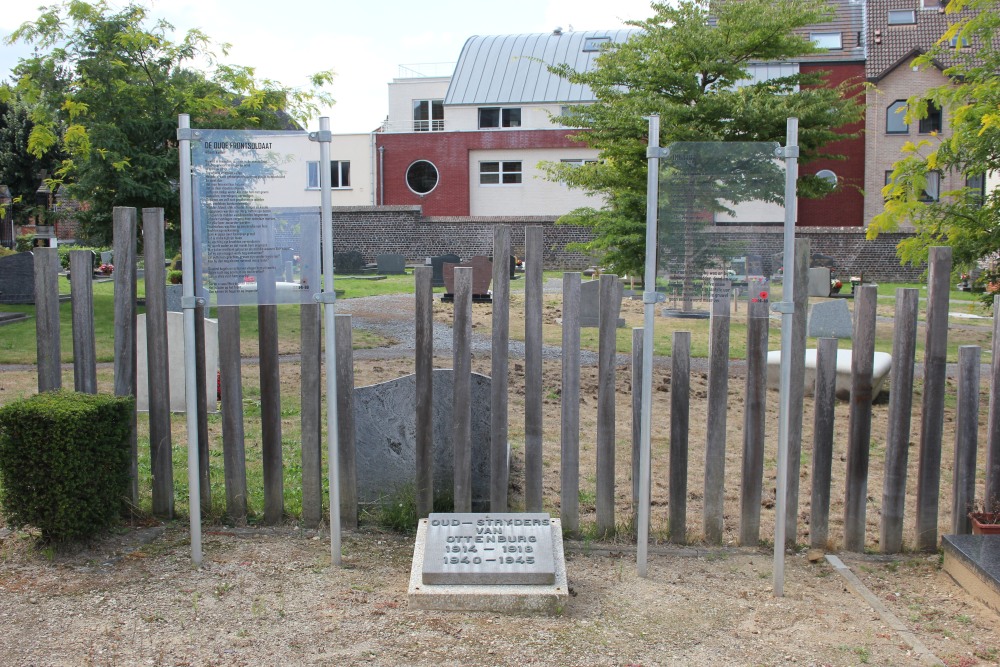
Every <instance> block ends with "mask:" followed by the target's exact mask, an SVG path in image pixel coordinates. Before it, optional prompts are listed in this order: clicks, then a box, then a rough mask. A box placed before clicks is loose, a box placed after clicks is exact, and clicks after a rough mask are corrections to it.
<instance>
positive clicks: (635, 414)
mask: <svg viewBox="0 0 1000 667" xmlns="http://www.w3.org/2000/svg"><path fill="white" fill-rule="evenodd" d="M642 332H643V328H642V327H634V328H633V329H632V514H633V516H634V517H635V519H636V522H638V520H639V449H640V446H641V444H642ZM635 525H636V530H638V529H639V524H638V523H636V524H635Z"/></svg>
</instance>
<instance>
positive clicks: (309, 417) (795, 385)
mask: <svg viewBox="0 0 1000 667" xmlns="http://www.w3.org/2000/svg"><path fill="white" fill-rule="evenodd" d="M143 230H144V231H143V234H144V237H143V241H144V246H145V257H146V258H147V261H146V263H145V271H146V273H145V278H146V317H147V327H146V332H147V337H148V344H147V352H148V360H149V361H148V363H149V373H148V377H149V383H150V392H149V398H150V406H149V434H150V450H151V456H150V458H151V467H152V477H153V484H152V508H153V512H154V513H155V514H156V515H159V516H170V515H172V513H173V478H172V461H171V452H172V447H171V436H170V408H169V396H168V392H167V391H165V390H164V389H163V388H165V387H167V386H168V379H167V351H166V341H167V329H166V297H165V287H164V286H165V283H166V281H165V275H164V274H165V268H164V262H163V261H150V258H160V257H162V256H163V252H164V245H163V211H162V210H161V209H144V210H143ZM543 247H544V246H543V228H542V227H527V228H526V230H525V264H526V273H525V314H524V322H525V364H524V367H525V401H524V402H525V428H524V433H525V442H524V458H525V466H524V509H525V511H529V512H535V511H542V510H543V504H544V499H543V495H542V476H543V463H542V461H543V459H542V442H543V423H542V404H543V389H542V292H543V289H542V287H543V286H542V255H543ZM510 251H511V238H510V229H509V227H506V226H497V227H496V230H495V236H494V257H506V256H509V255H510ZM114 254H115V273H114V281H115V346H114V349H115V380H114V387H115V393H116V394H119V395H135V393H136V371H135V367H136V342H135V335H136V326H135V322H136V299H135V296H136V287H135V285H136V271H135V265H136V261H135V260H136V212H135V209H131V208H119V209H115V213H114ZM70 257H71V260H70V261H71V273H72V275H74V276H89V275H90V273H91V266H92V265H91V262H92V256H91V254H90V252H89V251H73V252H71V253H70ZM808 258H809V243H808V241H803V240H800V241H797V243H796V256H795V262H796V270H795V275H796V276H801V277H803V279H802V280H800V281H798V282H797V284H796V285H795V286H794V287H793V290H794V296H793V301H794V303H795V313H796V317H795V322H794V325H793V326H794V340H795V347H794V348H793V368H792V398H791V404H790V405H791V411H790V413H791V416H792V419H791V423H790V425H789V448H790V451H789V461H791V462H792V464H791V465H790V466H789V471H788V479H787V483H788V487H787V488H788V501H787V507H788V509H787V514H786V533H785V534H786V535H787V536H788V540H789V541H790V542H792V541H794V540H795V536H796V534H797V525H796V524H797V520H798V498H799V495H800V492H799V478H800V468H801V465H800V462H801V459H802V456H801V451H802V419H803V416H804V415H803V393H804V392H803V374H804V356H805V344H806V310H807V306H808V299H807V296H806V285H805V282H806V281H805V277H806V276H807V267H808ZM58 268H59V267H58V256H57V254H56V251H55V250H50V249H38V250H36V254H35V275H36V278H35V280H36V305H37V327H38V387H39V391H45V390H48V389H55V388H58V387H59V386H60V384H61V380H60V376H61V372H60V367H59V305H58V304H59V299H58V283H57V280H56V278H57V275H58ZM929 268H930V278H929V284H928V292H927V304H928V305H927V317H926V322H927V327H926V345H925V359H924V386H923V392H922V396H923V405H922V408H921V412H920V415H921V431H920V447H919V464H918V480H917V502H916V516H915V517H914V520H915V535H916V542H915V544H914V545H913V546H914V547H915V548H917V549H922V550H926V549H934V548H936V547H937V539H938V507H939V505H938V504H939V490H940V470H941V456H942V449H943V442H942V439H943V423H944V419H943V413H944V399H945V393H946V390H945V380H946V363H945V357H946V347H947V328H948V307H949V306H948V298H949V283H950V271H951V251H950V248H934V249H932V251H931V254H930V266H929ZM455 271H456V273H455V299H454V322H453V324H454V326H453V332H454V343H453V368H454V394H453V396H450V397H437V399H432V391H431V389H432V379H431V378H432V361H433V356H434V353H433V335H432V330H433V293H432V288H431V271H430V268H429V267H419V268H418V269H417V270H416V271H415V284H416V290H415V294H416V297H415V298H416V310H415V312H416V315H415V333H416V351H415V372H416V397H417V403H416V414H415V420H416V462H417V468H416V476H415V480H414V482H415V489H416V502H417V512H418V514H419V515H420V516H426V514H427V513H428V512H430V511H431V508H432V505H433V498H434V489H433V481H432V474H431V471H432V460H431V457H432V431H433V424H432V415H433V412H432V400H451V401H453V411H454V412H453V415H454V420H453V442H454V443H455V450H454V469H455V480H454V489H453V490H454V499H455V501H454V502H455V511H470V510H471V506H472V495H471V489H472V482H471V409H472V406H471V404H470V396H471V392H470V383H471V335H472V327H471V321H472V320H471V313H472V275H471V272H472V269H469V268H461V267H459V268H456V270H455ZM71 284H72V302H73V306H72V307H73V332H74V336H73V340H74V353H73V357H74V384H75V388H76V389H77V390H78V391H86V392H94V391H96V387H97V383H96V355H95V352H94V348H95V345H94V332H93V305H92V304H93V296H92V288H91V283H90V281H89V280H79V279H76V280H72V281H71ZM580 285H581V276H580V274H579V273H565V274H564V277H563V309H562V318H563V322H562V383H561V384H562V386H561V397H562V413H561V423H560V498H559V503H560V515H561V519H562V524H563V527H564V529H565V530H566V531H568V532H570V533H577V532H578V531H579V530H580V518H579V491H580V488H579V487H580V484H579V480H580V469H579V467H580V456H579V451H580V326H579V322H580ZM787 287H788V286H786V288H787ZM621 299H622V283H621V281H620V280H618V279H617V278H616V277H615V276H609V275H603V276H601V277H600V309H601V313H600V325H599V345H598V402H597V435H596V520H597V531H598V533H599V534H602V535H609V534H611V533H613V532H614V531H615V530H616V516H615V502H614V499H615V466H616V462H615V455H616V444H615V443H616V434H615V413H616V405H615V399H616V393H615V373H616V353H615V339H616V335H615V331H616V322H617V319H618V314H619V310H620V307H621ZM876 301H877V299H876V288H875V287H874V286H870V285H862V286H860V287H859V288H858V289H857V291H856V293H855V309H854V331H853V339H852V341H853V342H852V352H853V355H852V381H851V400H850V416H849V425H848V443H847V473H846V474H847V478H846V495H845V503H844V507H845V510H844V534H843V546H844V548H845V549H847V550H852V551H860V550H862V549H863V548H864V545H865V524H866V517H865V512H866V506H867V502H866V501H867V497H868V488H867V487H868V466H869V448H870V444H871V441H872V433H871V423H872V399H873V396H872V371H873V356H874V345H875V322H876ZM509 304H510V275H509V272H508V267H507V266H506V265H504V264H503V263H497V264H496V265H495V266H494V268H493V308H492V318H493V322H492V337H493V338H492V360H491V364H492V372H491V376H492V382H491V451H490V486H489V488H490V495H489V501H490V509H491V511H492V512H505V511H507V510H508V505H507V500H508V489H509V485H510V480H509V476H508V475H509V462H508V446H507V443H508V391H509V377H508V365H509V359H508V347H509ZM998 305H1000V297H997V299H996V301H995V302H994V308H995V309H996V308H997V306H998ZM238 308H239V306H227V307H220V308H218V321H219V329H218V330H219V339H220V341H224V344H222V345H220V346H219V364H220V372H221V392H222V445H223V461H224V471H225V472H224V474H225V493H226V511H227V514H228V515H229V516H230V518H232V519H234V520H237V521H239V520H242V519H245V518H246V516H247V482H246V466H245V460H246V456H245V449H244V436H245V433H244V421H243V385H242V370H241V368H242V362H241V359H240V345H239V337H240V317H239V310H238ZM257 308H258V321H259V346H260V353H259V354H260V393H261V430H262V433H261V442H262V458H263V483H264V489H263V491H264V517H263V519H264V522H265V523H271V524H274V523H279V522H280V521H282V520H283V517H284V505H283V502H284V501H283V484H284V479H283V462H282V454H281V451H282V448H281V410H280V390H279V363H278V336H277V331H278V329H277V307H276V306H274V305H260V306H258V307H257ZM730 312H731V310H730V302H729V296H728V294H723V293H719V294H716V298H713V302H712V311H711V323H710V343H709V346H710V350H709V359H708V363H709V374H708V394H707V402H708V404H707V429H706V433H707V434H706V441H705V473H704V495H703V498H704V508H703V517H702V519H703V521H702V532H703V538H704V540H705V541H706V542H708V543H710V544H719V543H721V541H722V536H723V528H724V525H723V498H724V492H725V487H726V485H725V478H726V474H725V452H726V448H727V445H728V443H727V438H726V421H727V419H728V417H729V414H728V413H729V410H728V394H729V389H728V383H729V362H730V360H729V325H730ZM995 312H996V311H995ZM917 314H918V290H916V289H900V290H898V291H897V295H896V310H895V319H894V321H895V328H894V329H895V331H894V339H893V352H892V357H893V374H892V390H891V392H890V405H889V426H888V432H887V434H886V436H885V438H886V448H885V451H886V461H885V476H884V487H883V499H882V511H881V521H880V546H881V549H882V551H884V552H887V553H893V552H898V551H900V550H901V549H902V548H903V539H902V535H903V525H904V516H903V505H904V499H905V489H906V471H907V456H908V450H909V447H908V445H909V438H910V416H911V413H912V397H913V385H914V367H915V364H916V359H915V349H916V336H917ZM320 315H321V314H320V306H319V305H316V304H305V305H302V306H301V315H300V316H301V330H302V334H301V336H302V339H301V369H302V370H301V431H302V435H301V438H302V443H301V445H302V447H301V449H302V461H301V465H302V521H303V522H304V523H305V524H306V525H310V526H316V525H319V524H320V523H321V521H322V500H323V498H322V461H321V458H322V457H321V451H322V444H321V424H322V421H321V411H322V405H321V382H320V373H321V354H320V343H321V335H320V333H321V332H320V329H321V316H320ZM998 322H1000V318H994V340H996V339H997V336H998V335H1000V327H998V324H997V323H998ZM196 323H197V324H198V325H200V326H198V327H197V328H198V336H199V343H198V345H197V348H198V352H199V363H200V367H199V374H198V375H199V406H200V407H199V411H198V413H199V414H198V429H199V442H200V443H201V445H202V446H201V450H202V451H201V452H200V456H199V460H200V469H201V493H202V496H201V499H202V504H203V506H211V486H210V484H209V478H208V449H209V448H208V427H207V418H206V413H207V410H206V388H205V386H204V375H205V374H204V344H203V341H204V310H203V308H199V309H198V311H197V317H196ZM336 327H337V331H336V341H337V353H336V358H337V364H336V370H335V372H336V373H337V387H338V396H337V400H336V404H337V410H338V415H339V419H338V431H339V432H338V440H339V445H340V446H339V468H340V490H341V498H340V502H341V517H342V525H343V526H344V527H345V528H352V527H355V526H356V525H357V517H358V500H357V498H358V496H357V484H356V470H355V460H354V458H355V457H354V440H355V438H354V420H353V416H354V413H353V409H352V406H353V387H354V377H353V359H352V355H351V347H352V340H351V318H350V316H349V315H338V316H337V317H336ZM768 328H769V317H768V303H767V301H766V300H765V299H761V300H757V301H756V302H753V301H751V302H750V304H749V309H748V313H747V360H746V364H747V369H746V387H745V410H744V414H743V426H744V428H743V443H742V447H743V457H742V470H741V472H740V526H739V536H740V542H741V543H742V544H747V545H754V544H757V543H758V542H759V540H760V538H761V535H760V517H761V499H762V490H763V468H764V446H765V436H766V434H765V428H764V426H765V420H764V414H765V411H764V406H765V397H766V393H767V387H766V377H767V368H766V356H767V341H768ZM690 341H691V337H690V333H688V332H675V333H674V335H673V348H672V349H673V352H672V358H671V390H670V391H671V396H670V427H669V433H670V437H669V477H668V485H667V486H668V493H669V498H668V507H669V523H668V530H669V539H670V540H671V541H674V542H679V543H682V542H684V541H685V540H686V539H687V535H688V527H687V519H686V514H687V511H686V510H687V508H686V502H687V495H688V490H687V478H688V451H689V442H688V434H689V412H690V380H689V377H690V367H691V366H690V347H691V343H690ZM837 346H838V342H837V340H836V339H821V340H820V341H819V345H818V352H817V381H816V391H815V413H814V427H813V456H812V475H811V478H812V489H811V518H810V531H809V532H810V542H811V544H812V545H813V546H815V547H820V548H822V547H825V546H827V544H828V538H829V537H830V535H829V508H830V488H831V476H832V460H833V433H834V428H833V425H834V405H835V400H836V398H835V380H836V357H837ZM641 347H642V336H641V329H635V330H633V354H632V387H633V401H632V406H631V407H632V413H633V424H634V426H633V434H632V440H633V451H632V483H633V484H632V486H633V489H632V491H633V493H632V495H633V506H634V508H636V507H637V504H638V479H639V473H638V460H639V456H638V447H639V437H638V436H639V434H638V424H639V406H640V402H639V399H638V396H639V394H640V387H641V386H642V377H641V371H642V364H641V358H642V349H641ZM997 356H998V355H994V359H993V365H992V375H991V380H990V386H991V394H990V395H991V400H990V407H989V426H988V434H987V439H986V440H987V444H986V457H987V458H986V469H987V475H986V480H985V489H986V491H985V493H986V498H990V497H995V496H997V495H1000V414H998V413H1000V407H998V406H997V405H996V401H995V400H994V399H993V398H992V397H995V396H996V395H997V392H998V390H1000V363H998V359H997ZM979 369H980V351H979V348H978V347H975V346H963V347H962V348H960V351H959V378H958V397H957V399H958V403H957V404H958V408H957V415H956V423H957V432H956V441H955V462H954V479H955V483H954V486H953V494H952V498H951V503H952V530H953V531H954V532H956V533H966V532H969V520H968V518H967V509H968V507H969V505H970V504H971V503H972V502H973V499H974V490H975V476H976V475H975V471H976V453H977V448H978V440H979V438H978V411H979V386H980V378H979V372H980V370H979ZM135 433H136V429H135V421H133V435H132V479H133V484H132V496H133V501H134V502H136V503H138V501H139V498H138V482H137V480H138V468H137V460H138V456H137V445H136V435H135ZM619 518H621V519H625V522H628V521H630V520H632V519H633V518H634V517H619Z"/></svg>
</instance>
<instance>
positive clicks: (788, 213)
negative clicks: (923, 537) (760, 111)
mask: <svg viewBox="0 0 1000 667" xmlns="http://www.w3.org/2000/svg"><path fill="white" fill-rule="evenodd" d="M785 135H786V137H785V151H784V156H785V245H784V248H785V254H784V257H785V275H784V277H783V278H782V291H781V293H782V296H781V302H780V303H776V304H775V305H774V310H776V311H778V312H780V313H781V368H780V375H779V377H780V382H781V384H780V396H779V401H778V479H777V493H776V498H775V502H774V510H775V516H774V567H773V572H772V581H773V582H774V595H775V597H781V596H783V595H784V594H785V514H786V508H785V500H786V497H787V494H788V424H789V420H790V418H791V415H790V414H789V412H790V406H791V397H792V394H791V388H792V326H793V322H794V319H795V302H794V301H793V298H794V294H793V292H794V288H795V262H794V261H791V260H792V258H794V257H795V218H796V210H795V183H796V181H797V180H798V178H799V164H798V158H799V119H798V118H789V119H788V121H787V125H786V129H785Z"/></svg>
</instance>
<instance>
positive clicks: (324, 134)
mask: <svg viewBox="0 0 1000 667" xmlns="http://www.w3.org/2000/svg"><path fill="white" fill-rule="evenodd" d="M309 141H319V142H322V143H330V142H331V141H333V132H331V131H330V130H319V131H318V132H310V133H309Z"/></svg>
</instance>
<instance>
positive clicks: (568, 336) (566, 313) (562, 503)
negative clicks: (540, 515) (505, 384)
mask: <svg viewBox="0 0 1000 667" xmlns="http://www.w3.org/2000/svg"><path fill="white" fill-rule="evenodd" d="M560 398H561V399H562V400H561V408H562V410H561V417H562V418H561V420H560V429H559V442H560V456H559V458H560V468H559V516H560V518H561V519H562V525H563V530H565V531H566V532H567V533H568V534H570V535H575V534H577V533H578V532H579V531H580V274H579V273H575V272H569V273H564V274H563V296H562V391H561V392H560Z"/></svg>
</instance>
